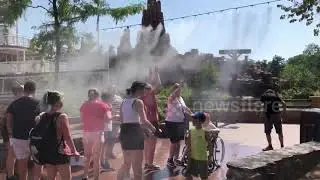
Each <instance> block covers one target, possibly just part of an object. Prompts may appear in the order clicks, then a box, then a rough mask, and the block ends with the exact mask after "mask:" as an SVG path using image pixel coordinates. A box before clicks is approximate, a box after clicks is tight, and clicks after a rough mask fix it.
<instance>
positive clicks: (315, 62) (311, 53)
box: [288, 44, 320, 78]
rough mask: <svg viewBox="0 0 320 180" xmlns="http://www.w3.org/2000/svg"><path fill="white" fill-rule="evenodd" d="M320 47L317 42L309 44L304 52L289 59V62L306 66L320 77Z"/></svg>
mask: <svg viewBox="0 0 320 180" xmlns="http://www.w3.org/2000/svg"><path fill="white" fill-rule="evenodd" d="M319 50H320V48H319V46H318V45H316V44H309V45H307V46H306V49H305V50H304V51H303V53H302V54H300V55H297V56H294V57H292V58H289V59H288V64H292V65H298V66H304V67H306V68H308V70H309V71H310V72H312V73H313V74H315V75H316V77H317V78H320V71H319V70H320V61H319V59H320V51H319Z"/></svg>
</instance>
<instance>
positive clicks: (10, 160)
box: [6, 144, 16, 178]
mask: <svg viewBox="0 0 320 180" xmlns="http://www.w3.org/2000/svg"><path fill="white" fill-rule="evenodd" d="M15 162H16V157H15V155H14V152H13V147H12V146H10V145H9V144H8V155H7V159H6V171H7V177H8V178H12V177H13V176H14V167H15Z"/></svg>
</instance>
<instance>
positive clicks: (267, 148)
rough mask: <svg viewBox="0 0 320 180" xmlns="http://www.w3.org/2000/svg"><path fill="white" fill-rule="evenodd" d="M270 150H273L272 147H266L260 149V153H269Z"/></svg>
mask: <svg viewBox="0 0 320 180" xmlns="http://www.w3.org/2000/svg"><path fill="white" fill-rule="evenodd" d="M270 150H273V147H272V146H268V147H266V148H264V149H262V151H270Z"/></svg>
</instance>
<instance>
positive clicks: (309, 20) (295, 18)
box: [278, 0, 320, 36]
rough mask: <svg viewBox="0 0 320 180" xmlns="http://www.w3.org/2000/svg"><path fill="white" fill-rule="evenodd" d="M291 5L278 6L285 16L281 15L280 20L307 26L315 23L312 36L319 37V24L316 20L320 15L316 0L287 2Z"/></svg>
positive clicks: (319, 4)
mask: <svg viewBox="0 0 320 180" xmlns="http://www.w3.org/2000/svg"><path fill="white" fill-rule="evenodd" d="M289 1H290V2H291V3H290V5H289V6H287V5H278V7H279V8H281V9H282V10H283V11H284V12H285V13H286V14H284V15H282V16H281V17H280V19H289V22H290V23H294V22H304V23H305V24H306V25H307V26H309V25H311V24H313V23H314V22H315V21H316V26H315V28H314V35H315V36H318V35H319V27H320V23H319V22H317V18H318V16H319V13H320V3H319V1H317V0H302V2H301V1H295V0H289Z"/></svg>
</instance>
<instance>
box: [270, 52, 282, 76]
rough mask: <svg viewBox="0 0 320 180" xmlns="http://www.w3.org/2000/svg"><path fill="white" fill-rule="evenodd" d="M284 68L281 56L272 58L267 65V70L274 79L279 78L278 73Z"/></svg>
mask: <svg viewBox="0 0 320 180" xmlns="http://www.w3.org/2000/svg"><path fill="white" fill-rule="evenodd" d="M284 66H285V59H284V58H283V57H281V56H277V55H276V56H274V57H273V58H272V61H271V62H269V64H268V69H269V71H270V72H271V73H272V75H273V76H274V77H280V72H281V71H282V69H283V68H284Z"/></svg>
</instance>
